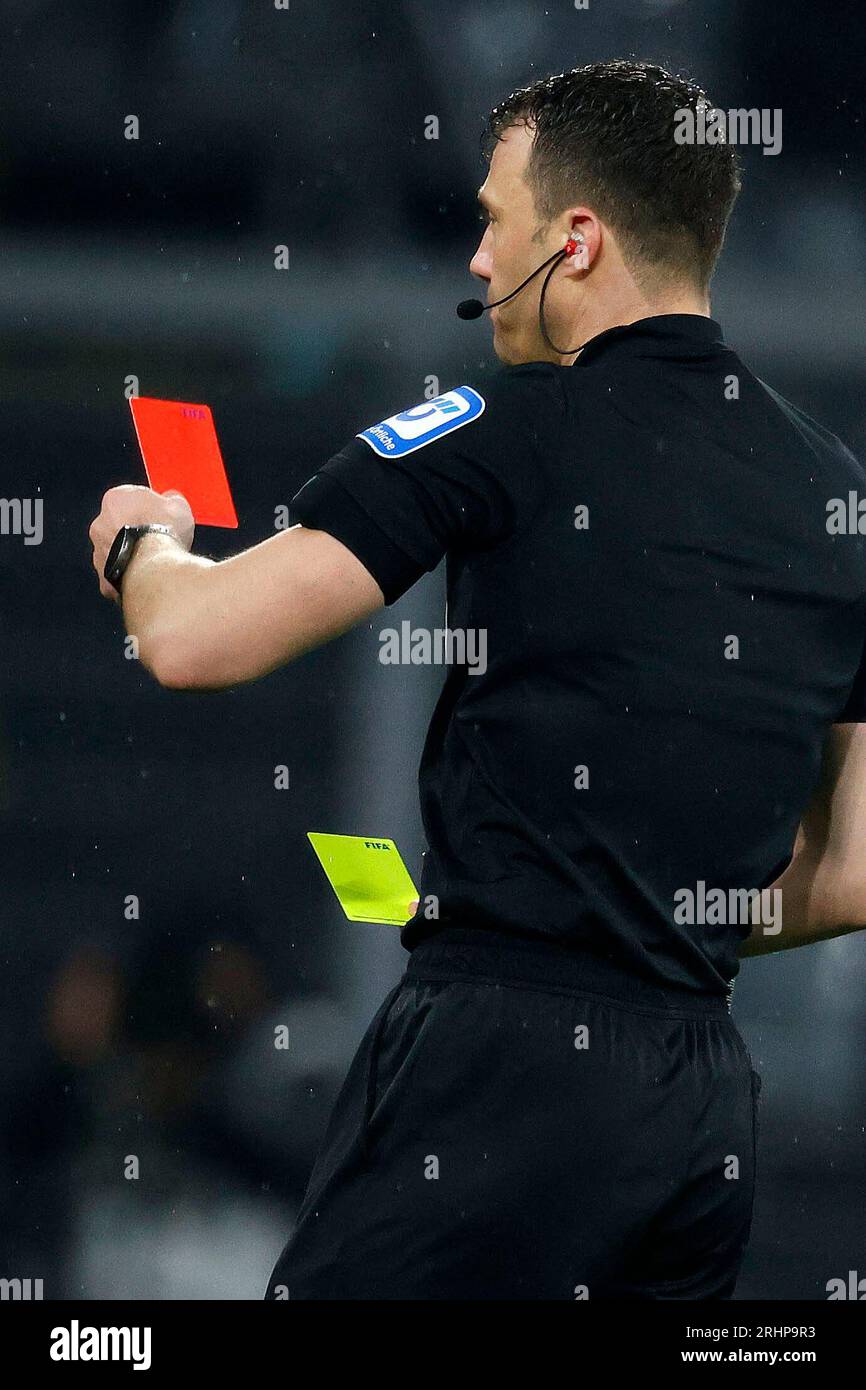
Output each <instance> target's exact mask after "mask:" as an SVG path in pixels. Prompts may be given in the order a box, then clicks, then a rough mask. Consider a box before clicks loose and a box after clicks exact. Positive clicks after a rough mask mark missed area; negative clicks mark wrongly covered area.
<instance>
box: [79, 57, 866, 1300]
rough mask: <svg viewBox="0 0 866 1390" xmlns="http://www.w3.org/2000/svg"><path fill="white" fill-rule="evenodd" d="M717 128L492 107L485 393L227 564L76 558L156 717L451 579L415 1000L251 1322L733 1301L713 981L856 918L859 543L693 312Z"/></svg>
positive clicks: (814, 433)
mask: <svg viewBox="0 0 866 1390" xmlns="http://www.w3.org/2000/svg"><path fill="white" fill-rule="evenodd" d="M706 102H707V98H706V96H705V94H704V93H703V92H702V91H701V90H700V89H699V88H697V87H696V86H694V85H692V84H690V83H687V82H685V81H682V80H680V79H677V78H674V77H672V76H670V75H669V74H668V73H666V72H665V71H663V70H662V69H660V68H658V67H655V66H652V65H649V64H644V63H632V62H611V63H599V64H593V65H591V66H589V67H585V68H580V69H577V70H575V71H572V72H568V73H564V74H561V75H559V76H556V77H551V78H548V79H546V80H544V81H541V82H538V83H536V84H535V85H533V86H532V87H529V88H527V89H523V90H520V91H518V92H515V93H514V94H513V95H512V96H510V97H509V98H508V99H507V100H506V101H504V102H503V103H502V104H501V105H500V106H498V107H497V108H496V109H495V110H494V111H493V112H492V113H491V116H490V119H489V135H490V160H489V170H488V175H487V178H486V180H485V182H484V185H483V187H482V189H481V190H480V193H479V198H480V201H481V205H482V208H483V211H484V215H485V217H486V219H487V226H486V228H485V231H484V234H483V237H482V240H481V243H480V245H479V248H478V250H477V252H476V254H475V257H474V259H473V261H472V265H471V269H472V271H473V272H474V273H475V274H476V275H477V276H478V277H480V279H482V280H484V281H485V282H486V284H487V290H488V299H489V301H490V303H491V304H493V303H494V302H497V301H498V300H500V299H504V300H505V302H503V303H501V304H500V305H499V307H498V308H495V309H492V310H491V316H492V320H493V329H494V345H495V349H496V352H497V355H498V356H499V358H500V359H501V360H502V362H503V363H504V364H505V366H504V367H503V369H502V370H501V371H500V372H499V373H498V374H497V375H496V376H495V377H494V378H493V379H492V380H491V381H490V382H489V383H488V384H485V385H483V386H480V387H477V388H476V387H472V386H461V387H458V388H456V389H454V390H450V391H447V392H445V394H444V395H442V396H440V397H438V398H437V399H436V400H434V401H425V402H423V403H421V404H420V405H417V406H414V407H412V408H410V409H408V410H406V411H403V412H401V413H400V414H398V415H395V416H392V417H391V418H389V419H388V420H384V421H381V422H379V423H377V424H375V425H373V426H371V427H369V428H368V429H365V430H363V431H361V433H360V434H359V435H357V436H356V437H355V438H354V439H353V440H352V441H351V442H350V443H349V444H347V445H346V447H345V448H343V449H342V450H341V451H340V452H339V453H338V454H336V455H335V456H334V457H333V458H332V459H331V460H330V461H329V462H328V463H326V464H325V466H324V467H323V468H322V469H321V470H320V471H319V472H318V473H317V474H316V475H315V476H314V477H313V478H311V479H310V480H309V481H308V482H307V483H306V484H305V486H304V487H303V488H302V489H301V490H300V492H299V493H298V494H297V496H296V497H295V499H294V501H293V507H294V511H295V514H296V515H297V516H298V517H299V518H300V522H301V525H299V526H297V527H295V528H294V529H292V530H290V531H288V532H284V533H280V534H279V535H276V536H274V537H272V538H271V539H269V540H267V541H265V542H264V543H262V544H261V545H258V546H256V547H254V548H253V549H251V550H249V551H246V552H244V553H243V554H240V555H237V556H234V557H233V558H231V559H229V560H226V561H223V562H220V563H213V562H211V561H208V560H205V559H201V558H197V557H194V556H192V555H190V554H189V553H188V552H189V549H190V546H191V542H192V522H191V517H190V514H189V508H188V507H187V505H186V503H185V501H184V499H183V498H181V497H179V496H177V495H168V496H164V497H162V496H159V495H157V494H155V493H153V492H151V491H149V490H148V489H146V488H120V489H113V490H112V491H111V492H109V493H107V494H106V496H105V499H104V501H103V509H102V512H101V513H100V515H99V517H98V518H97V519H96V521H95V522H94V523H93V526H92V527H91V538H92V540H93V544H94V564H95V566H96V569H97V573H98V574H99V576H100V584H101V588H102V591H103V593H104V594H105V595H106V596H107V597H111V598H117V597H118V596H119V595H120V589H121V585H122V603H123V613H124V619H125V622H126V626H127V629H128V631H129V632H130V633H134V634H136V635H137V637H138V640H139V650H140V655H141V658H142V660H143V661H144V662H145V664H146V665H147V666H148V668H149V669H150V670H151V671H152V672H153V674H154V675H155V676H156V677H157V679H158V680H159V681H161V683H162V684H163V685H166V686H169V687H177V688H211V689H213V688H220V687H225V686H231V685H234V684H236V683H238V682H240V681H247V680H253V679H256V678H257V677H259V676H261V675H263V674H265V673H266V672H268V671H270V670H272V669H274V668H275V667H277V666H278V665H280V664H282V663H283V662H286V661H289V660H292V659H293V658H295V657H297V656H299V655H300V654H301V653H303V652H304V651H306V650H308V649H310V648H311V647H314V646H316V645H318V644H320V643H322V642H324V641H327V640H328V639H329V638H331V637H334V636H336V635H337V634H338V633H340V632H343V631H345V630H346V629H348V628H350V627H351V626H353V625H354V624H356V623H358V622H361V621H363V620H365V619H368V618H369V617H370V615H371V614H373V613H375V612H376V611H377V610H379V609H380V608H381V607H382V605H383V604H385V605H388V604H393V603H394V602H395V601H396V600H397V599H398V598H400V596H401V595H402V594H404V593H405V592H406V590H407V589H408V588H410V586H411V585H412V584H414V583H415V581H416V580H417V579H418V578H419V577H420V576H421V575H422V574H423V573H425V571H428V570H431V569H433V568H434V567H435V566H436V565H437V564H438V563H439V561H440V560H441V558H442V557H443V556H447V588H448V610H447V612H448V626H449V628H450V629H452V630H453V631H462V632H465V633H467V634H471V633H483V634H484V635H485V641H486V652H487V659H486V663H485V667H484V669H483V670H472V669H470V668H469V667H468V665H466V664H464V665H455V666H452V667H451V668H450V669H449V672H448V675H447V678H446V680H445V683H444V687H443V690H442V693H441V697H440V699H439V702H438V704H437V707H436V710H435V713H434V716H433V719H432V723H431V726H430V730H429V734H428V737H427V742H426V745H425V749H424V753H423V758H422V762H421V768H420V778H419V780H420V794H421V803H422V809H423V817H424V826H425V832H426V840H427V846H428V848H427V851H426V854H425V857H424V866H423V873H422V878H421V885H420V900H419V905H418V910H417V911H416V913H415V915H414V917H413V918H412V920H411V921H410V922H408V923H407V925H406V927H405V928H404V930H403V933H402V941H403V944H404V945H405V947H406V948H407V950H408V951H409V953H410V955H409V961H408V965H407V969H406V973H405V975H404V977H403V979H402V980H401V982H400V983H399V984H398V985H397V986H396V988H395V989H393V990H392V991H391V993H390V994H389V995H388V996H387V998H386V999H385V1001H384V1002H383V1004H382V1006H381V1008H380V1010H379V1012H378V1013H377V1015H376V1017H375V1018H374V1020H373V1022H372V1023H371V1025H370V1028H369V1030H368V1032H367V1034H366V1036H365V1038H364V1040H363V1041H362V1043H361V1046H360V1048H359V1050H358V1052H357V1054H356V1056H355V1058H354V1060H353V1062H352V1065H351V1069H350V1071H349V1074H348V1076H347V1078H346V1081H345V1083H344V1086H343V1088H342V1091H341V1093H340V1096H339V1098H338V1100H337V1103H336V1106H335V1109H334V1112H333V1115H332V1117H331V1120H330V1124H329V1127H328V1130H327V1133H326V1136H325V1139H324V1143H323V1146H322V1148H321V1151H320V1153H319V1156H318V1158H317V1161H316V1164H315V1167H314V1170H313V1173H312V1176H311V1179H310V1183H309V1187H308V1189H307V1193H306V1196H305V1199H304V1202H303V1205H302V1208H301V1211H300V1213H299V1217H298V1221H297V1226H296V1229H295V1231H294V1233H293V1235H292V1238H291V1239H290V1241H289V1243H288V1245H287V1246H286V1249H285V1251H284V1253H283V1255H282V1256H281V1258H280V1260H279V1261H278V1263H277V1266H276V1268H275V1270H274V1272H273V1275H272V1277H271V1281H270V1285H269V1289H268V1297H271V1298H277V1299H279V1298H291V1299H407V1298H409V1299H521V1300H522V1299H583V1298H624V1297H641V1298H665V1299H710V1298H727V1297H730V1295H731V1293H732V1291H733V1289H734V1285H735V1281H736V1278H737V1273H738V1270H739V1268H740V1264H741V1261H742V1257H743V1251H744V1247H745V1245H746V1241H747V1238H748V1233H749V1226H750V1221H751V1212H752V1202H753V1193H754V1180H755V1135H756V1110H757V1100H758V1092H759V1089H760V1080H759V1078H758V1076H757V1074H756V1073H755V1071H754V1070H753V1067H752V1064H751V1059H750V1057H749V1054H748V1051H747V1049H746V1047H745V1045H744V1043H743V1041H742V1039H741V1037H740V1035H739V1033H738V1031H737V1029H736V1027H735V1026H734V1023H733V1021H732V1019H731V1016H730V995H731V990H732V984H733V980H734V976H735V975H736V973H737V968H738V956H739V955H740V954H749V953H757V952H761V951H767V950H777V949H780V948H782V947H787V946H796V945H799V944H802V943H805V942H808V941H813V940H818V939H820V938H821V937H825V936H831V935H837V934H839V933H841V932H842V931H846V930H853V929H854V928H855V927H856V926H858V925H862V924H863V923H864V922H866V892H864V887H863V883H862V875H863V871H862V869H861V868H860V867H859V863H858V861H859V860H862V859H863V855H862V853H859V852H858V842H859V844H863V843H864V840H866V805H864V801H866V797H864V794H863V787H864V786H866V749H864V744H863V740H862V738H861V731H862V727H863V726H861V725H860V724H859V723H858V721H859V720H861V719H863V718H866V672H864V669H863V668H860V662H861V655H862V649H863V635H864V632H866V552H864V547H863V541H862V539H861V538H859V537H858V535H857V534H853V535H852V534H847V533H839V528H838V527H835V528H834V527H832V526H831V525H830V524H829V523H828V515H829V514H830V511H832V507H833V503H834V499H847V498H849V496H850V494H851V493H852V492H858V491H859V492H861V493H862V492H863V491H864V489H866V476H864V472H863V469H862V467H861V466H860V464H859V463H858V462H857V460H856V459H855V458H854V457H853V455H852V454H851V453H850V451H849V450H848V449H847V448H846V447H845V446H844V445H843V444H842V443H840V441H839V440H838V439H837V438H836V437H835V436H834V435H832V434H830V433H829V432H828V431H827V430H825V429H824V428H822V427H821V426H820V425H818V424H816V423H815V422H814V421H812V420H810V419H809V418H808V417H807V416H805V415H804V414H803V413H802V412H801V411H800V410H798V409H797V408H796V407H795V406H793V405H791V404H789V403H788V402H787V401H785V400H783V399H782V398H781V397H780V396H779V395H778V394H777V393H776V392H775V391H773V390H772V389H771V388H770V387H769V386H767V385H765V384H764V383H763V382H761V381H759V380H758V379H757V378H756V377H755V376H754V375H753V374H752V373H751V372H750V371H749V369H748V367H746V366H745V365H744V364H743V362H742V361H741V360H740V358H739V357H738V356H737V354H736V353H735V352H734V351H733V350H732V349H731V348H730V347H728V346H727V345H726V343H725V342H724V340H723V336H722V331H721V328H720V326H719V324H718V323H717V322H716V321H715V320H713V319H712V318H711V317H710V304H709V295H708V286H709V282H710V278H711V275H712V271H713V268H714V265H715V262H716V259H717V257H718V255H719V252H720V249H721V246H722V241H723V237H724V232H725V227H726V224H727V221H728V217H729V215H730V212H731V209H732V206H733V204H734V201H735V198H736V195H737V192H738V189H739V175H738V169H737V161H736V158H735V154H734V151H733V150H732V148H731V147H730V146H729V145H727V144H724V143H719V144H711V143H704V144H697V143H692V144H688V143H678V142H677V141H676V140H675V139H674V129H675V125H676V122H677V114H676V113H677V112H682V111H683V110H691V111H692V112H695V113H698V112H700V111H702V110H704V109H705V108H704V106H703V105H702V104H703V103H706ZM541 272H544V273H543V274H542V273H541ZM513 290H517V291H519V292H516V293H512V291H513ZM828 509H829V510H828ZM154 525H155V526H157V527H158V528H162V529H158V530H155V531H154V530H149V529H148V528H149V527H153V526H154ZM858 668H860V669H859V673H858ZM798 827H799V829H798ZM858 837H859V841H858ZM792 852H793V857H792ZM789 861H790V863H789ZM785 865H788V867H787V868H785ZM783 869H784V872H783V873H782V875H781V877H778V878H777V875H778V874H779V872H780V870H783ZM760 890H765V891H763V892H762V891H760ZM783 909H784V911H783Z"/></svg>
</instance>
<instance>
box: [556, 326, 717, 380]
mask: <svg viewBox="0 0 866 1390" xmlns="http://www.w3.org/2000/svg"><path fill="white" fill-rule="evenodd" d="M620 344H622V345H624V346H628V347H629V348H631V349H632V351H634V352H636V353H638V354H639V355H640V356H645V357H700V356H703V355H705V354H706V353H707V352H708V351H709V350H710V349H713V348H715V349H716V350H717V351H718V349H719V348H724V347H725V346H726V344H725V342H724V339H723V337H722V328H721V324H719V323H718V322H717V321H716V319H708V318H705V317H704V315H703V314H653V315H651V317H649V318H645V319H638V320H637V321H636V322H635V323H623V324H618V325H617V327H616V328H606V329H605V331H604V332H603V333H597V334H596V336H595V337H594V338H590V339H589V341H588V342H586V343H584V345H583V347H582V348H581V350H580V352H579V354H578V356H577V359H576V361H575V363H574V365H575V366H576V367H579V366H582V365H583V363H584V362H586V361H588V360H589V359H590V358H593V359H594V358H595V357H596V356H597V355H598V353H599V352H605V351H606V350H607V349H608V348H609V347H612V346H614V345H617V346H618V345H620Z"/></svg>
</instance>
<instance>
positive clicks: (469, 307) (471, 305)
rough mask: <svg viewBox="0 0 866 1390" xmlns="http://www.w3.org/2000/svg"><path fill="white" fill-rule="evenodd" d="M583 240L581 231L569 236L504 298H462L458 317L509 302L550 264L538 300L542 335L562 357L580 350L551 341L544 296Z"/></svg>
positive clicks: (470, 316) (478, 314)
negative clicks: (560, 264)
mask: <svg viewBox="0 0 866 1390" xmlns="http://www.w3.org/2000/svg"><path fill="white" fill-rule="evenodd" d="M582 241H583V237H582V236H581V235H580V233H579V232H578V233H577V234H576V235H575V236H573V237H569V239H568V241H567V242H566V243H565V245H564V246H563V248H562V250H561V251H554V253H553V255H552V256H548V258H547V260H546V261H543V262H542V264H541V265H540V266H538V268H537V269H536V270H533V272H532V274H531V275H527V277H526V279H525V280H524V281H523V284H522V285H518V286H517V289H516V290H512V291H511V293H510V294H506V295H505V296H504V297H503V298H502V299H496V300H494V302H493V303H492V304H482V303H481V300H480V299H462V300H461V301H460V303H459V304H458V305H457V317H458V318H459V319H480V318H481V315H482V314H483V313H486V311H487V310H488V309H498V307H499V305H500V304H507V303H508V300H509V299H513V298H514V296H515V295H516V294H520V292H521V290H525V289H526V286H527V285H528V284H529V283H530V281H532V280H534V279H535V277H536V275H540V274H541V272H542V270H545V269H547V267H548V266H550V269H549V270H548V271H547V275H546V276H545V280H544V284H543V285H542V287H541V297H540V299H539V302H538V319H539V326H540V328H541V336H542V337H543V338H544V341H545V342H546V344H547V346H548V347H549V348H550V350H551V351H552V352H555V353H558V354H559V356H560V357H568V356H570V355H571V353H573V352H579V351H580V348H558V347H556V346H555V345H554V344H553V343H552V342H551V341H550V338H549V337H548V335H547V327H546V325H545V322H544V296H545V295H546V293H547V286H548V285H549V284H550V277H551V275H552V274H553V272H554V270H555V269H556V266H557V263H558V262H559V261H561V260H563V259H567V258H570V257H574V256H577V254H578V243H579V242H582ZM582 346H583V344H581V347H582Z"/></svg>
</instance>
